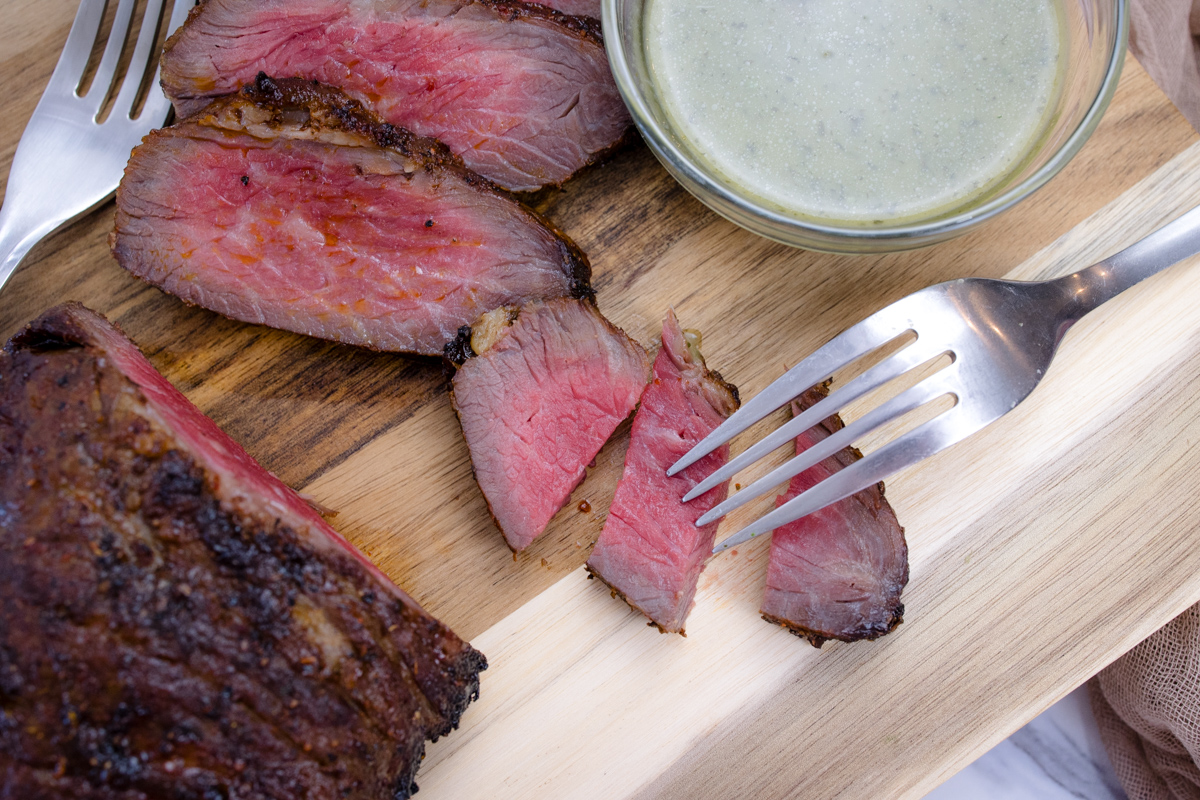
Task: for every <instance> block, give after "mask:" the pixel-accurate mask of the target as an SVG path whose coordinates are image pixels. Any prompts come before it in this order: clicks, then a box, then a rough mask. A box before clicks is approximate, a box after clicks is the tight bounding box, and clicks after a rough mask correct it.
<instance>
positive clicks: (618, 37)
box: [602, 0, 1129, 253]
mask: <svg viewBox="0 0 1200 800" xmlns="http://www.w3.org/2000/svg"><path fill="white" fill-rule="evenodd" d="M1059 2H1060V3H1061V7H1062V11H1063V18H1064V19H1065V26H1064V27H1065V31H1064V36H1065V42H1064V52H1065V53H1066V60H1065V64H1064V73H1063V77H1062V86H1061V91H1060V93H1059V97H1058V102H1057V105H1056V106H1055V107H1054V108H1053V109H1052V110H1051V113H1050V115H1049V121H1048V124H1047V128H1046V130H1045V131H1044V133H1043V134H1042V137H1041V142H1040V144H1039V145H1038V146H1037V147H1036V149H1035V150H1034V152H1033V153H1032V154H1031V155H1030V156H1028V157H1027V158H1026V159H1025V160H1024V161H1022V162H1021V164H1020V165H1019V166H1018V167H1017V168H1016V169H1014V170H1013V171H1012V172H1011V173H1010V174H1008V175H1006V176H1004V177H1002V178H1001V179H1000V180H999V181H997V182H995V183H994V184H993V185H992V186H991V187H990V188H989V190H988V191H987V192H985V193H984V194H982V195H978V196H975V197H972V198H970V199H969V200H967V201H966V202H964V203H962V204H960V205H958V206H955V207H952V208H950V209H948V210H947V209H944V208H943V209H940V210H938V211H937V212H936V213H931V214H929V215H928V216H927V217H917V218H912V217H910V218H908V219H906V220H904V222H903V223H900V224H896V223H889V222H888V221H886V220H884V221H882V222H878V223H873V224H871V223H862V222H847V223H845V224H838V223H836V222H829V221H827V220H824V219H821V220H817V219H814V218H808V217H805V216H802V215H799V214H794V213H790V212H787V211H786V210H783V209H780V208H778V207H774V206H771V205H769V204H768V203H765V202H763V201H761V200H759V199H757V198H756V197H755V196H753V195H752V194H750V193H748V192H746V191H745V190H743V189H741V188H739V187H737V186H736V185H734V184H733V183H732V182H731V181H729V180H728V179H727V178H725V177H724V176H723V175H722V174H721V173H720V172H718V171H716V170H714V169H711V168H710V167H709V166H708V165H707V164H706V163H705V162H704V161H703V160H702V159H701V158H698V157H697V156H696V154H695V153H694V152H689V145H688V144H687V141H686V139H685V138H684V137H682V136H680V135H678V134H677V133H676V132H675V131H673V130H672V127H671V123H670V117H669V115H668V114H667V113H665V112H664V111H663V108H662V106H661V105H660V101H659V99H658V97H657V94H656V91H655V89H654V85H653V83H652V82H651V79H650V77H649V70H648V67H647V63H646V56H645V49H644V47H643V38H642V36H643V21H644V17H645V7H646V5H647V3H646V0H602V7H603V20H602V22H603V26H604V42H605V47H606V48H607V50H608V60H609V63H610V64H611V65H612V70H613V75H614V76H615V77H616V81H617V88H618V89H619V90H620V92H621V95H622V97H623V98H624V99H625V104H626V105H627V106H628V107H629V110H630V112H631V113H632V115H633V121H634V123H635V124H636V125H637V128H638V131H640V132H641V134H642V138H644V139H645V140H646V143H647V144H648V145H649V146H650V149H651V150H652V151H653V152H654V154H655V155H656V156H657V157H658V159H659V161H661V162H662V164H663V166H664V167H666V169H667V171H668V172H670V173H671V175H673V176H674V177H675V179H676V180H678V181H679V182H680V183H681V184H683V186H684V187H685V188H686V189H687V190H688V191H689V192H691V193H692V194H693V195H695V196H696V197H697V198H698V199H699V200H700V201H701V202H703V203H704V204H705V205H707V206H708V207H709V208H711V209H712V210H714V211H716V212H717V213H718V214H720V215H721V216H723V217H725V218H726V219H728V220H730V221H732V222H734V223H736V224H738V225H741V226H742V227H743V228H746V229H748V230H750V231H753V232H754V233H757V234H761V235H762V236H766V237H768V238H770V239H774V240H775V241H778V242H783V243H784V244H789V245H793V246H796V247H803V248H807V249H809V250H821V251H825V252H833V253H882V252H889V251H895V250H908V249H911V248H915V247H923V246H925V245H930V244H935V243H937V242H941V241H945V240H946V239H950V238H952V237H954V236H958V235H960V234H962V233H965V232H967V231H968V230H970V229H971V228H972V227H974V226H976V225H978V224H979V223H981V222H983V221H984V220H987V219H990V218H991V217H994V216H995V215H996V214H999V213H1000V212H1001V211H1004V210H1005V209H1007V208H1011V207H1012V206H1013V205H1015V204H1016V203H1018V202H1020V201H1021V200H1022V199H1024V198H1025V197H1028V196H1029V195H1030V194H1032V193H1033V192H1034V191H1036V190H1037V189H1039V188H1041V187H1042V186H1043V185H1045V183H1046V182H1047V181H1049V180H1050V179H1051V178H1053V177H1054V176H1055V175H1056V174H1057V173H1058V171H1059V170H1060V169H1062V168H1063V166H1064V165H1065V164H1066V163H1067V162H1068V161H1070V160H1071V158H1072V157H1073V156H1074V155H1075V154H1076V153H1077V152H1079V149H1080V148H1081V147H1082V146H1083V143H1084V142H1085V141H1087V138H1088V136H1090V135H1091V133H1092V131H1093V130H1095V128H1096V125H1097V123H1099V121H1100V117H1101V115H1102V114H1103V113H1104V110H1105V109H1106V108H1107V107H1108V103H1109V101H1110V100H1111V99H1112V96H1113V92H1114V91H1115V90H1116V87H1117V79H1118V78H1119V77H1120V74H1121V66H1122V64H1123V63H1124V61H1125V48H1126V44H1127V41H1128V38H1129V7H1128V0H1059Z"/></svg>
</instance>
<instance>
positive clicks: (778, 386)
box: [668, 298, 956, 554]
mask: <svg viewBox="0 0 1200 800" xmlns="http://www.w3.org/2000/svg"><path fill="white" fill-rule="evenodd" d="M906 299H907V298H906ZM908 306H909V304H908V303H906V301H905V300H901V301H900V302H898V303H894V304H893V305H891V306H888V307H887V308H884V309H883V310H881V311H879V312H877V313H876V314H874V315H872V316H870V317H868V318H867V319H865V320H863V321H862V322H860V323H858V324H857V325H855V326H853V327H851V328H849V329H848V330H846V331H845V332H843V333H842V334H840V335H838V336H836V337H834V338H833V339H832V340H831V341H829V342H828V343H827V344H826V345H824V346H823V347H821V348H820V349H818V350H817V351H816V352H814V353H813V354H812V355H810V356H809V357H808V358H806V359H805V360H803V361H801V362H800V363H799V364H798V365H796V366H795V367H793V368H792V369H790V370H788V371H787V372H786V373H784V375H783V376H781V377H780V378H779V379H778V380H776V381H775V382H774V383H772V384H771V385H770V386H768V387H767V388H766V389H765V390H763V391H762V392H761V393H760V394H759V395H757V396H756V397H754V398H753V399H752V400H750V401H749V402H747V403H746V404H745V405H744V406H742V408H741V409H740V410H739V411H737V412H736V413H734V414H733V415H732V416H731V417H730V418H729V419H728V420H726V421H725V422H724V423H723V424H722V425H721V426H720V427H718V428H717V429H716V430H714V431H713V432H712V433H711V434H709V435H708V436H707V437H705V438H704V439H703V440H702V441H701V442H700V443H699V444H697V445H696V446H695V447H694V448H693V449H692V450H691V451H690V452H688V454H687V455H685V456H684V457H683V458H681V459H680V460H679V461H678V462H677V463H675V464H674V465H673V466H672V467H671V469H670V470H669V471H668V474H670V475H674V474H676V473H678V472H679V471H680V470H683V469H685V468H687V467H688V466H690V465H691V464H693V463H695V462H696V461H698V460H699V459H701V458H703V457H704V456H705V455H707V454H708V453H710V452H712V451H713V450H715V449H717V448H718V447H720V446H722V445H723V444H725V443H727V442H729V441H730V440H731V439H732V438H733V437H734V436H736V435H738V434H739V433H741V432H743V431H745V430H746V429H747V428H749V427H751V426H752V425H754V424H755V423H757V422H759V421H761V420H763V419H764V418H766V417H767V416H768V415H770V414H771V413H773V412H775V411H776V410H778V409H779V408H781V407H783V406H785V405H788V404H789V403H790V402H791V401H792V400H793V399H795V398H798V397H799V396H800V395H802V394H803V393H804V392H806V391H807V390H809V389H810V388H812V387H814V386H817V385H819V384H821V383H823V382H824V381H826V380H828V379H829V378H830V377H831V376H832V375H833V374H834V373H836V372H838V371H839V370H841V369H842V368H844V367H846V366H847V365H850V364H852V363H854V362H855V361H857V360H859V359H861V358H863V357H864V356H867V355H869V354H870V353H872V352H874V351H877V350H879V349H880V348H881V347H884V346H886V345H887V344H888V343H889V342H893V341H895V340H896V339H897V338H899V337H902V336H904V335H905V334H911V333H913V332H914V329H913V323H912V320H911V318H910V315H909V313H908V312H909V311H910V308H909V307H908ZM946 353H947V347H946V345H945V342H944V340H934V339H929V338H925V339H922V338H917V339H916V340H915V341H913V342H911V343H909V344H908V345H907V346H905V347H903V349H901V350H899V351H898V352H895V353H893V354H892V355H890V356H888V357H887V358H885V359H884V360H883V361H881V362H879V363H878V364H875V365H874V366H872V367H870V368H869V369H867V370H866V371H864V372H863V373H862V374H860V375H858V376H857V377H855V378H854V379H853V380H851V381H849V382H848V383H847V384H846V385H845V386H843V387H841V388H840V389H837V390H836V391H834V392H832V393H831V394H829V396H827V397H825V398H824V399H822V400H820V401H819V402H817V403H815V404H814V405H813V406H812V407H810V408H808V409H806V410H804V411H803V412H802V413H800V414H799V415H797V416H796V417H794V418H793V419H791V420H789V421H788V422H787V423H785V424H784V425H783V426H781V427H780V428H778V429H776V430H775V431H772V432H771V433H769V434H768V435H767V436H765V437H764V438H763V439H761V440H760V441H758V442H756V443H755V444H753V445H751V446H750V447H749V448H748V449H746V450H745V452H743V453H741V454H740V455H738V456H737V457H736V458H734V459H732V460H731V461H730V462H729V463H728V464H726V465H725V466H723V467H721V468H720V469H718V470H716V471H715V472H713V474H711V475H709V476H708V477H707V478H705V479H704V480H702V481H701V482H700V483H698V484H697V485H696V486H695V487H694V488H693V489H692V490H691V491H690V492H688V494H687V495H685V496H684V498H683V499H684V501H685V502H686V501H689V500H692V499H694V498H696V497H699V496H700V495H702V494H704V493H705V492H707V491H709V490H710V489H712V488H713V487H715V486H718V485H720V484H721V483H724V482H725V481H727V480H729V479H730V478H731V477H733V475H734V474H736V473H738V472H741V471H742V470H743V469H745V468H746V467H748V466H750V465H751V464H754V463H755V462H757V461H759V460H760V459H762V458H764V457H765V456H767V455H768V454H769V453H771V452H772V451H774V450H776V449H777V448H779V447H781V446H783V445H785V444H787V443H789V442H791V441H793V440H794V439H795V438H796V437H797V436H798V435H800V434H801V433H803V432H804V431H807V430H808V429H810V428H812V427H813V426H814V425H817V424H819V423H820V422H821V421H823V420H825V419H827V418H829V417H831V416H833V415H834V414H836V413H838V412H839V411H841V410H842V409H844V408H845V407H846V406H847V405H849V404H850V403H852V402H854V401H855V400H857V399H859V398H861V397H863V396H864V395H867V394H868V393H870V392H872V391H874V390H876V389H878V388H879V387H881V386H884V385H885V384H887V383H889V382H891V381H893V380H895V379H897V378H899V377H900V376H901V375H904V374H905V373H908V372H910V371H912V370H914V369H916V368H917V367H919V366H921V365H922V364H926V363H928V362H930V361H933V360H935V359H937V358H939V357H940V356H944V355H945V354H946ZM955 379H956V376H955V375H954V369H953V366H951V367H950V368H948V369H945V370H943V371H941V372H938V373H937V374H935V375H933V376H931V377H929V378H926V379H925V380H922V381H921V382H920V383H918V384H916V385H915V386H912V387H911V388H909V389H907V390H905V391H903V392H901V393H900V394H898V395H896V396H895V397H893V398H891V399H890V400H888V401H886V402H884V403H883V404H881V405H879V406H877V407H875V408H873V409H872V410H870V411H869V412H867V413H866V414H864V415H863V416H862V417H860V418H858V419H856V420H854V421H853V422H851V423H850V424H849V425H847V426H846V427H844V428H843V429H842V430H840V431H838V432H837V433H835V434H833V435H831V436H829V437H827V438H826V439H824V440H822V441H821V442H819V443H818V444H815V445H813V446H812V447H810V448H808V449H807V450H805V451H804V452H803V453H801V454H799V455H797V456H795V457H794V458H792V459H791V460H789V461H787V462H786V463H784V464H783V465H782V466H780V467H778V468H776V469H774V470H772V471H771V472H770V473H768V474H767V475H765V476H763V477H762V478H759V479H758V480H756V481H754V482H753V483H751V484H750V485H749V486H747V487H745V488H744V489H742V490H741V491H738V492H736V493H734V494H733V495H731V496H730V497H729V498H728V499H726V500H725V501H724V502H722V503H720V504H719V505H717V506H716V507H715V508H713V509H712V510H711V511H709V512H708V513H707V514H704V515H703V516H702V517H700V519H699V520H697V523H696V524H697V525H705V524H708V523H710V522H713V521H714V520H717V519H720V518H721V517H723V516H725V515H726V514H728V513H729V512H731V511H733V510H734V509H736V508H739V507H740V506H743V505H745V504H746V503H748V502H750V501H751V500H753V499H754V498H756V497H759V496H761V495H763V494H766V493H767V492H769V491H771V490H772V489H773V488H774V487H776V486H779V485H780V484H782V483H784V482H786V481H788V480H789V479H791V478H792V477H794V476H796V475H799V474H800V473H801V472H804V471H805V470H807V469H809V468H810V467H812V466H815V465H816V464H819V463H820V462H821V461H823V460H824V459H826V458H829V457H830V456H832V455H834V454H835V453H837V452H839V451H840V450H842V449H843V448H845V447H847V446H849V445H852V444H854V443H855V441H857V440H859V439H861V438H862V437H863V436H865V435H866V434H868V433H870V432H871V431H874V430H876V429H878V428H879V427H881V426H883V425H884V424H886V423H888V422H890V421H891V420H894V419H896V418H898V417H901V416H903V415H905V414H907V413H909V412H911V411H913V410H915V409H917V408H919V407H921V406H923V405H925V404H927V403H929V402H930V401H932V400H935V399H937V398H938V397H941V396H944V395H947V394H953V393H954V386H955ZM940 438H941V437H940V436H939V435H938V434H937V431H936V430H934V429H931V428H930V426H929V425H928V424H926V425H922V426H919V427H917V428H915V429H914V430H911V431H909V432H908V433H906V434H904V435H902V436H900V437H898V438H896V439H895V440H893V441H891V442H889V443H888V444H886V445H884V446H883V447H881V448H880V449H879V450H877V451H876V452H874V453H872V454H871V455H870V456H869V457H867V458H864V459H862V460H859V461H857V462H855V463H854V464H852V465H850V466H848V467H846V468H845V469H843V470H841V471H839V472H838V473H836V474H835V475H833V476H831V477H830V478H827V479H826V480H823V481H822V482H820V483H819V484H817V485H816V486H814V487H812V488H811V489H809V490H808V491H806V492H804V493H802V494H801V495H799V496H798V497H796V498H794V499H792V500H791V501H789V502H787V503H785V504H784V505H782V506H780V507H779V508H777V509H775V510H773V511H771V512H770V513H768V514H766V515H764V516H762V517H760V518H759V519H757V520H755V521H754V522H752V523H751V524H750V525H747V526H746V527H745V528H743V529H742V530H740V531H738V532H737V533H735V534H734V535H733V536H730V537H729V538H727V539H725V540H724V541H723V542H721V543H720V544H719V545H717V547H716V548H715V549H714V550H713V553H714V554H716V553H719V552H721V551H723V550H727V549H729V548H730V547H733V546H735V545H737V544H741V543H742V542H744V541H746V540H748V539H750V538H753V537H755V536H758V535H759V534H762V533H766V532H768V531H770V530H773V529H774V528H776V527H778V526H779V525H782V524H785V523H787V522H791V521H793V520H796V519H799V518H801V517H803V516H805V515H807V514H811V513H812V512H814V511H817V510H820V509H821V508H823V507H825V506H826V505H829V504H830V503H835V502H837V501H838V500H841V499H842V498H845V497H848V496H850V495H852V494H854V493H855V492H858V491H861V490H862V489H865V488H867V487H869V486H871V485H872V484H875V483H878V482H879V481H880V480H882V479H883V478H884V477H886V476H887V475H889V474H891V473H892V472H894V471H896V470H897V469H900V468H901V467H904V466H907V465H908V464H910V463H913V462H914V461H916V460H920V458H923V457H925V456H926V455H929V454H931V453H932V452H936V451H937V450H940V449H941V448H942V447H944V446H946V444H948V442H944V443H939V441H938V440H939V439H940ZM930 448H934V449H932V450H931V449H930Z"/></svg>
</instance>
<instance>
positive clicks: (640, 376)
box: [446, 299, 651, 551]
mask: <svg viewBox="0 0 1200 800" xmlns="http://www.w3.org/2000/svg"><path fill="white" fill-rule="evenodd" d="M446 353H447V356H448V357H449V358H450V359H451V360H452V361H458V362H460V363H461V366H460V367H459V368H458V370H457V372H456V373H455V375H454V382H453V383H454V386H453V392H452V397H453V402H454V408H455V410H456V411H457V412H458V418H459V421H460V422H461V423H462V430H463V436H464V437H465V438H466V440H467V447H468V448H469V449H470V452H471V463H472V464H473V465H474V468H475V478H476V479H477V480H478V481H479V488H480V489H481V490H482V491H483V496H484V498H485V499H486V500H487V504H488V508H490V509H491V512H492V516H493V517H494V518H495V520H496V524H497V525H498V526H499V527H500V530H501V531H502V532H503V533H504V538H505V540H506V541H507V542H508V545H509V547H511V548H512V549H513V550H514V551H520V550H523V549H525V548H526V547H528V546H529V544H530V542H532V541H533V540H534V539H536V538H537V537H538V536H539V535H541V533H542V531H543V530H545V528H546V524H547V523H548V522H550V518H551V517H553V516H554V514H555V513H556V512H557V511H558V510H559V509H560V508H562V507H563V505H564V504H565V503H566V501H567V499H568V498H569V497H570V495H571V491H572V490H573V489H574V488H575V487H576V486H578V485H579V482H580V481H582V480H583V478H584V474H585V472H586V468H587V465H588V463H589V462H590V461H591V460H592V459H593V458H595V457H596V454H597V453H599V452H600V448H601V447H603V446H604V443H605V442H606V441H607V440H608V437H609V436H611V435H612V433H613V431H614V430H616V428H617V426H618V425H620V424H621V422H622V421H623V420H624V419H625V418H626V417H628V416H629V414H630V413H632V411H633V409H634V407H635V406H636V405H637V402H638V399H639V398H640V397H641V396H642V391H643V390H644V389H645V387H646V383H647V381H649V380H650V366H651V365H650V358H649V356H648V355H647V354H646V351H645V350H644V349H643V348H642V346H641V345H640V344H638V343H637V342H635V341H634V340H633V339H631V338H629V336H627V335H626V334H625V332H624V331H622V330H621V329H619V328H617V327H616V326H614V325H613V324H612V323H611V322H609V321H608V320H606V319H605V318H604V317H603V316H601V314H600V312H599V311H598V310H597V309H596V306H595V305H594V304H593V303H592V302H590V301H587V300H570V299H557V300H548V301H546V302H537V303H532V304H529V305H526V306H524V307H523V308H520V309H516V308H501V309H497V310H496V311H494V312H492V313H491V314H489V315H487V316H485V317H484V318H482V319H480V320H479V321H478V322H477V323H476V324H475V325H474V326H472V327H471V328H470V329H467V330H464V331H463V332H462V334H461V336H460V337H459V339H458V340H457V341H456V342H453V343H451V344H449V345H447V348H446ZM464 359H465V360H464Z"/></svg>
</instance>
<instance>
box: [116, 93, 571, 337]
mask: <svg viewBox="0 0 1200 800" xmlns="http://www.w3.org/2000/svg"><path fill="white" fill-rule="evenodd" d="M111 244H112V250H113V254H114V256H115V257H116V259H117V261H118V262H119V263H120V264H121V265H122V266H123V267H125V268H126V269H128V270H129V271H130V272H132V273H133V274H135V275H137V276H138V277H140V278H143V279H145V280H147V281H149V282H150V283H153V284H155V285H156V286H159V287H160V288H162V289H164V290H166V291H168V292H170V293H172V294H174V295H177V296H178V297H180V298H181V299H183V300H184V301H186V302H188V303H194V304H196V305H200V306H203V307H205V308H208V309H210V310H212V311H216V312H218V313H220V314H224V315H225V316H228V317H232V318H234V319H238V320H242V321H244V322H254V323H259V324H264V325H270V326H271V327H275V328H281V329H283V330H290V331H295V332H297V333H303V334H307V335H309V336H317V337H320V338H323V339H332V340H334V341H338V342H343V343H346V344H354V345H360V346H363V347H369V348H372V349H375V350H389V351H398V352H411V353H420V354H423V355H438V354H440V353H441V352H442V347H443V345H444V344H445V343H446V341H448V340H450V339H452V338H454V336H455V334H456V332H457V331H458V328H459V327H461V326H463V325H469V324H470V323H471V322H472V321H473V320H474V319H475V318H476V317H478V316H479V315H480V314H482V313H483V312H485V311H489V310H491V309H493V308H496V307H497V306H502V305H508V304H520V303H524V302H526V301H528V300H532V299H540V298H546V297H558V296H565V295H571V296H576V297H587V296H590V295H591V287H590V286H589V284H588V281H589V279H590V276H591V270H590V267H589V266H588V262H587V257H586V256H584V254H583V253H582V252H581V251H580V250H579V249H578V248H577V247H576V246H575V245H574V243H572V242H571V241H570V240H569V239H567V238H566V237H565V236H563V235H562V234H560V233H558V232H557V231H556V230H555V229H554V228H553V227H552V226H550V225H549V223H547V222H546V221H545V220H543V219H542V218H541V217H539V216H538V215H537V214H535V213H534V212H533V211H531V210H529V209H528V208H526V207H525V206H523V205H521V204H520V203H518V202H517V201H515V200H513V199H512V198H511V197H509V196H508V195H507V194H505V193H503V192H501V191H499V190H498V189H496V187H494V186H493V185H492V184H490V183H489V182H488V181H486V180H484V179H482V178H480V177H479V176H478V175H475V174H474V173H472V172H470V171H468V170H466V169H465V168H463V166H462V164H461V162H460V161H459V160H458V159H457V158H455V157H454V156H453V155H451V154H450V153H449V152H448V151H447V150H446V149H445V148H444V147H443V146H442V145H441V144H439V143H438V142H435V141H433V140H431V139H424V138H421V137H418V136H415V135H413V134H411V133H409V132H408V131H405V130H402V129H400V128H396V127H394V126H392V125H389V124H386V123H383V122H381V121H380V120H379V119H378V118H377V117H375V116H374V115H373V114H371V113H369V112H367V111H366V110H365V109H363V108H362V107H361V106H360V105H359V104H358V103H356V102H354V101H353V100H350V99H349V98H347V97H346V96H345V95H343V94H342V93H341V92H339V91H337V90H336V89H332V88H329V87H323V86H314V85H313V84H312V83H310V82H307V81H301V80H297V79H287V80H278V81H276V80H272V79H270V78H267V77H266V76H261V75H260V76H259V78H258V79H257V80H256V81H255V82H254V83H253V84H252V85H250V86H247V87H245V88H244V89H243V90H242V92H241V93H239V94H237V95H233V96H231V97H227V98H222V99H219V100H217V101H214V102H213V103H212V104H211V105H210V106H209V107H207V108H206V109H205V110H204V111H202V112H200V113H199V114H197V115H195V116H194V117H192V118H191V119H188V120H185V121H183V122H181V123H179V124H176V125H174V126H172V127H170V128H164V129H162V130H159V131H155V132H154V133H151V134H150V135H149V136H147V137H146V139H145V140H144V142H143V143H142V144H141V145H140V146H138V147H137V148H136V149H135V150H134V151H133V155H132V157H131V158H130V161H129V165H128V167H127V168H126V170H125V176H124V178H123V180H122V181H121V186H120V188H119V189H118V190H117V216H116V228H115V230H114V232H113V234H112V237H111Z"/></svg>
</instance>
